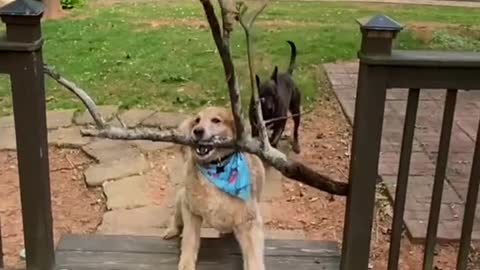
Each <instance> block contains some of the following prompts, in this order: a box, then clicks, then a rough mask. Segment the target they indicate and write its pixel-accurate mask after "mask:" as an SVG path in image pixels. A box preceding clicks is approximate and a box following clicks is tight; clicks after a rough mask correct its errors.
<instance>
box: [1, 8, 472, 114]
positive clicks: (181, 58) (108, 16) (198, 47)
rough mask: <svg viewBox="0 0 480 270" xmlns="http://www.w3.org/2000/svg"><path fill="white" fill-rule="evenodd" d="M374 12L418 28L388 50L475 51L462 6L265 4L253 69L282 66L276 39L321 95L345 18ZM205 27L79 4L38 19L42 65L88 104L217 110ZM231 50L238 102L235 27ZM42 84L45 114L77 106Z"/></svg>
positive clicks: (346, 47)
mask: <svg viewBox="0 0 480 270" xmlns="http://www.w3.org/2000/svg"><path fill="white" fill-rule="evenodd" d="M180 2H181V1H180ZM292 2H293V1H292ZM378 13H384V14H387V15H389V16H391V17H392V18H394V19H396V20H397V21H399V22H401V23H407V25H408V23H409V24H412V23H413V24H414V25H415V26H419V29H420V30H421V31H420V32H419V33H417V32H415V31H417V30H418V29H417V28H415V29H416V30H415V31H413V30H412V29H414V28H408V27H407V29H406V30H404V31H403V32H402V33H401V34H400V36H399V38H398V40H397V44H396V47H397V48H407V49H411V48H433V49H459V50H463V49H466V50H472V49H480V29H479V28H478V25H480V17H479V16H473V12H472V11H471V10H470V9H466V8H447V7H431V6H398V5H381V4H358V3H356V4H354V3H351V4H349V3H326V2H310V3H307V2H304V3H299V2H296V3H291V2H290V1H289V2H278V3H275V2H274V3H272V4H271V5H270V6H269V7H268V8H267V10H266V12H265V13H264V14H263V15H262V16H261V17H260V19H259V21H258V26H257V28H256V32H255V49H256V56H255V58H256V62H257V63H256V65H257V71H258V73H259V74H260V75H261V76H262V77H265V76H268V74H270V72H271V71H272V69H273V66H274V65H279V66H280V68H281V70H284V69H285V68H286V65H287V63H288V58H289V54H290V49H289V47H288V44H287V43H286V42H285V41H286V40H293V41H294V42H295V43H296V44H297V47H298V51H299V54H298V58H297V69H296V70H295V78H296V80H297V81H298V84H299V86H300V88H301V91H302V93H303V96H304V98H305V100H306V104H309V103H310V104H311V101H312V100H314V99H316V98H321V97H322V95H323V94H324V93H325V91H326V87H325V83H324V82H325V81H324V80H325V79H324V75H323V73H322V70H321V64H322V63H325V62H331V61H336V60H342V59H354V58H355V57H356V52H357V50H358V47H359V36H360V35H359V30H358V26H357V24H356V22H355V19H358V18H362V17H365V16H369V15H374V14H378ZM469 14H470V15H469ZM205 26H206V20H205V19H204V17H203V13H202V9H201V6H200V4H199V3H196V2H189V3H177V4H165V3H157V4H152V3H146V4H136V5H132V4H124V5H113V6H96V7H95V8H92V7H90V8H89V7H82V8H79V9H76V10H74V11H73V13H72V15H71V16H69V18H68V19H64V20H60V21H51V22H46V23H44V25H43V32H44V36H45V39H46V42H45V47H44V54H45V61H46V62H47V63H48V64H50V65H53V66H55V67H56V68H57V70H58V71H59V72H61V73H62V74H63V75H64V76H66V77H67V78H69V79H70V80H73V81H74V82H76V83H77V84H78V85H79V86H81V87H82V88H84V89H85V90H87V92H88V93H90V94H91V95H92V97H93V98H94V99H95V101H96V102H97V103H98V104H116V105H120V106H121V107H122V108H131V107H151V108H160V109H163V110H179V109H184V110H187V109H192V108H197V107H200V106H204V105H207V104H225V103H226V102H227V101H228V100H227V93H226V84H225V82H224V76H223V70H222V68H221V64H220V61H219V57H218V55H217V53H216V51H215V47H214V43H213V41H212V39H211V36H210V32H209V29H208V28H206V27H205ZM422 27H423V28H422ZM475 27H476V28H475ZM422 29H423V30H422ZM422 34H423V35H422ZM425 35H427V37H425ZM231 44H232V51H233V55H234V60H235V62H236V65H237V72H238V75H239V80H240V84H241V87H242V91H243V94H242V95H243V98H244V99H246V98H247V97H248V90H249V89H248V85H249V84H248V76H247V75H248V74H247V68H246V67H247V65H246V56H245V51H246V50H245V44H244V39H243V32H242V31H240V29H239V28H237V31H235V32H234V34H233V37H232V43H231ZM47 86H48V87H47V96H48V107H49V109H54V108H76V109H80V108H82V105H81V103H80V102H78V100H76V99H75V98H74V97H73V96H72V95H71V94H70V93H69V92H68V91H66V90H64V89H63V88H61V87H59V86H57V85H55V83H53V82H52V81H48V84H47ZM0 108H1V110H0V115H1V114H8V113H10V112H11V99H10V89H9V87H8V86H7V77H6V76H4V77H1V80H0Z"/></svg>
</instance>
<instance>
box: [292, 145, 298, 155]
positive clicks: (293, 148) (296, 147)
mask: <svg viewBox="0 0 480 270" xmlns="http://www.w3.org/2000/svg"><path fill="white" fill-rule="evenodd" d="M292 150H293V152H295V153H296V154H300V145H298V143H294V144H293V145H292Z"/></svg>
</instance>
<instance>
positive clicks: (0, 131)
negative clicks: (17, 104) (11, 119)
mask: <svg viewBox="0 0 480 270" xmlns="http://www.w3.org/2000/svg"><path fill="white" fill-rule="evenodd" d="M15 149H17V140H16V138H15V128H13V127H8V128H0V150H15Z"/></svg>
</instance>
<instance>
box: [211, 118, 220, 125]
mask: <svg viewBox="0 0 480 270" xmlns="http://www.w3.org/2000/svg"><path fill="white" fill-rule="evenodd" d="M220 122H222V120H220V119H218V118H212V123H214V124H219V123H220Z"/></svg>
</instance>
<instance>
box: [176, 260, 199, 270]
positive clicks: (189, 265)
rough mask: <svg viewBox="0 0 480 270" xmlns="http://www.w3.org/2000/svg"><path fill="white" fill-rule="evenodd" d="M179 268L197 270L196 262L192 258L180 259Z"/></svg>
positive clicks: (179, 269) (180, 269) (181, 269)
mask: <svg viewBox="0 0 480 270" xmlns="http://www.w3.org/2000/svg"><path fill="white" fill-rule="evenodd" d="M178 270H195V262H194V261H192V260H180V263H179V264H178Z"/></svg>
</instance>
